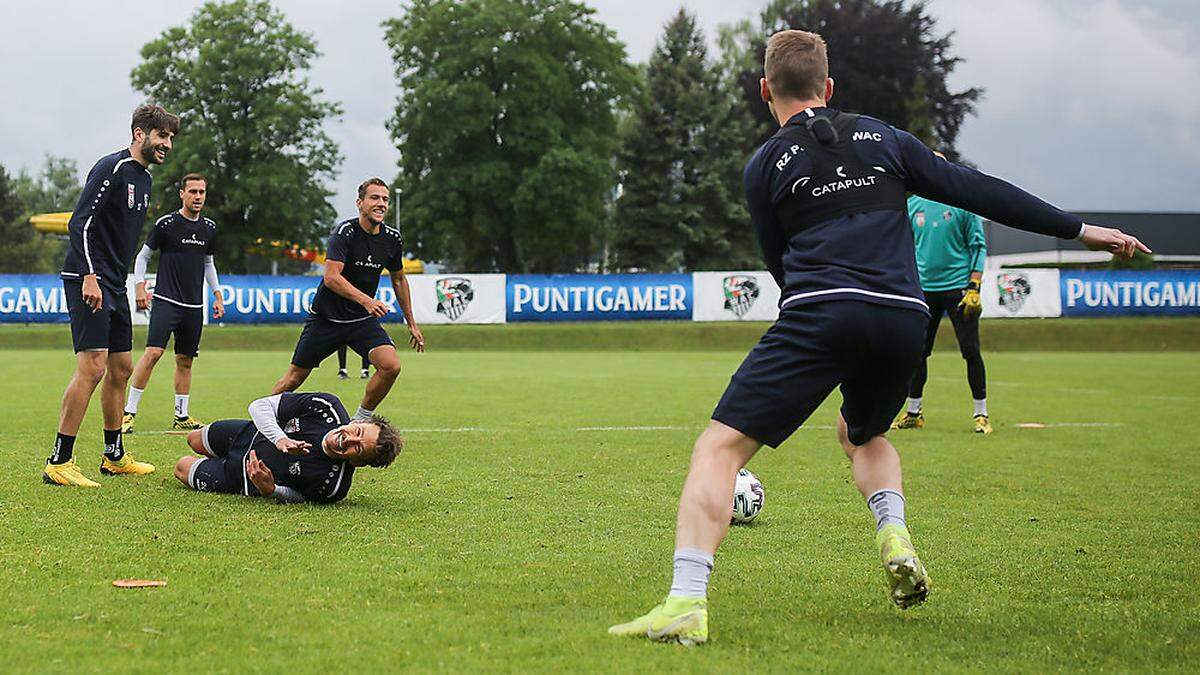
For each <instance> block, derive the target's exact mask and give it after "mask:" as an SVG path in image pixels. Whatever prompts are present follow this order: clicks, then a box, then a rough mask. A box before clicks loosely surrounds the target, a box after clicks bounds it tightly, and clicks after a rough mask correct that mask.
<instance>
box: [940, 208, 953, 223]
mask: <svg viewBox="0 0 1200 675" xmlns="http://www.w3.org/2000/svg"><path fill="white" fill-rule="evenodd" d="M942 220H947V221H949V220H954V212H953V211H951V210H950V209H946V210H945V211H942Z"/></svg>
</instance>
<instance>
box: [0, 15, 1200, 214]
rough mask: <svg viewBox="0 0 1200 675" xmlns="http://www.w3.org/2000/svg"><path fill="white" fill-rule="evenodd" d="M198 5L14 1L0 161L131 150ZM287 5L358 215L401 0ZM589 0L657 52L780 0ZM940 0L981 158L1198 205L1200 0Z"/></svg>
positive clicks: (1053, 182) (1042, 190)
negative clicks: (148, 59) (671, 39)
mask: <svg viewBox="0 0 1200 675" xmlns="http://www.w3.org/2000/svg"><path fill="white" fill-rule="evenodd" d="M200 4H201V3H200V2H196V1H194V0H158V1H157V2H154V3H144V2H136V3H135V2H115V3H105V2H95V0H61V1H60V2H57V3H54V4H53V5H52V7H51V6H49V5H40V4H39V3H20V4H16V3H15V2H12V1H11V0H2V6H0V64H3V66H2V67H0V92H2V96H3V100H4V104H3V105H0V141H2V143H0V164H3V165H4V166H5V167H6V168H7V169H8V170H9V171H10V172H11V173H15V171H16V170H18V169H20V168H22V167H26V168H36V167H37V166H38V165H40V163H41V161H42V157H43V156H44V155H46V154H47V153H51V154H54V155H60V156H66V157H69V158H72V159H74V160H75V161H76V162H78V164H79V170H80V172H81V173H83V172H86V171H87V169H88V168H89V167H90V166H91V165H92V163H93V162H94V161H95V160H96V159H97V158H98V157H99V156H101V155H103V154H106V153H108V152H111V151H113V150H115V149H117V148H119V147H121V146H122V145H123V144H124V142H125V139H126V137H127V136H126V134H127V133H128V125H129V113H130V111H131V110H132V109H133V107H134V106H135V105H136V104H137V103H139V102H140V97H139V96H138V94H137V93H136V92H134V91H133V89H132V87H131V86H130V84H129V73H130V70H131V69H132V68H133V67H134V66H135V65H136V63H137V61H138V50H139V49H140V48H141V46H142V44H144V43H145V42H146V41H148V40H149V39H151V38H152V37H154V36H156V35H158V34H159V33H160V32H161V31H162V30H163V29H165V28H167V27H169V26H175V25H180V24H182V23H183V22H184V21H185V20H186V19H187V17H188V16H189V15H190V14H191V13H192V12H193V10H194V9H195V8H196V7H197V6H198V5H200ZM274 4H275V5H276V6H277V7H279V8H280V9H282V10H283V11H284V13H285V14H286V15H287V17H288V18H289V20H290V21H291V22H292V23H293V24H294V25H295V26H297V27H298V28H300V29H301V30H304V31H307V32H309V33H311V34H312V35H313V36H314V37H315V38H316V40H317V43H318V46H319V48H320V50H321V51H322V52H323V56H322V58H321V59H319V60H318V61H317V62H316V65H315V68H314V72H313V73H312V80H313V82H314V83H315V84H316V85H317V86H320V87H322V88H323V89H324V90H325V92H326V96H328V97H329V98H331V99H333V100H336V101H339V102H341V103H342V105H343V107H344V109H345V115H344V117H343V118H342V119H341V120H340V121H339V122H337V123H334V124H332V125H331V126H330V128H329V132H330V134H331V135H332V137H333V138H334V140H335V141H336V142H337V143H338V144H339V145H340V146H341V149H342V153H343V154H344V155H345V162H344V164H343V165H342V169H341V173H340V175H339V177H338V180H337V183H336V186H335V188H336V190H337V197H336V202H335V206H336V207H337V209H338V212H339V213H352V212H353V209H354V205H353V191H354V186H355V185H357V183H358V182H359V181H360V180H361V179H362V178H363V177H366V176H369V175H374V174H378V175H380V176H383V177H384V178H385V179H390V178H391V177H392V176H394V175H395V172H396V159H397V152H396V150H395V148H394V147H393V146H392V145H391V141H390V138H389V137H388V134H387V131H386V130H385V129H384V121H385V120H386V119H387V117H388V116H389V115H390V114H391V111H392V108H393V106H394V102H395V97H396V89H395V84H394V83H395V78H394V76H393V73H392V65H391V60H390V57H389V54H388V52H387V49H386V48H385V47H384V44H383V31H382V29H381V28H380V27H379V22H380V21H381V20H383V19H385V18H387V17H389V16H393V15H395V14H397V13H399V12H400V11H402V10H401V9H400V8H401V3H399V2H386V1H379V0H355V1H353V2H340V3H338V2H325V1H320V0H275V1H274ZM589 4H591V5H592V6H594V7H596V8H597V10H598V16H599V18H600V20H601V21H604V22H605V23H607V24H608V25H610V26H611V27H613V28H614V29H615V30H616V32H617V35H618V36H619V37H620V39H621V40H623V41H624V42H625V44H626V45H627V47H628V52H629V54H630V58H631V59H632V60H634V61H644V60H646V59H647V58H648V56H649V55H650V53H651V51H652V50H653V48H654V43H655V41H656V40H657V39H658V36H659V34H660V33H661V30H662V26H663V24H664V23H665V22H666V21H667V20H668V19H669V18H670V16H671V15H672V14H673V13H674V11H675V10H676V9H677V8H678V7H679V6H680V4H682V5H685V6H687V7H688V8H689V9H691V10H692V11H693V12H694V13H696V14H697V15H698V16H699V18H700V21H701V23H702V25H703V26H704V28H705V30H706V31H707V32H708V34H709V37H710V41H711V39H712V38H713V36H714V34H715V30H716V27H717V26H718V25H720V24H723V23H728V22H731V21H735V20H739V19H742V18H746V17H750V16H756V15H757V13H758V11H759V10H760V9H761V8H762V7H763V6H764V5H765V4H766V0H685V1H684V2H682V3H680V2H675V1H669V0H591V2H590V3H589ZM120 7H126V8H127V9H125V10H124V11H122V10H120V9H119V8H120ZM929 12H930V14H932V15H933V16H934V17H936V19H937V22H938V28H939V30H941V31H950V30H953V31H955V32H956V37H955V40H954V52H955V53H956V54H957V55H958V56H960V57H962V58H963V59H964V63H962V64H961V65H960V66H959V67H958V69H957V70H956V71H955V75H954V79H953V81H952V82H953V84H954V85H955V86H956V87H960V88H965V87H970V86H979V87H983V88H984V89H986V94H985V96H984V98H983V100H982V101H981V102H980V104H979V111H978V115H976V116H975V117H971V118H968V120H967V122H966V124H965V125H964V127H963V131H962V135H961V138H960V143H959V149H960V150H961V151H962V152H963V153H964V154H965V155H966V157H968V158H969V159H970V160H971V161H973V162H975V163H976V164H977V165H978V166H979V167H980V168H981V169H983V170H984V171H987V172H989V173H993V174H996V175H998V176H1002V177H1005V178H1007V179H1009V180H1011V181H1013V182H1015V183H1017V184H1019V185H1022V186H1024V187H1026V188H1028V189H1030V190H1032V191H1034V192H1036V193H1038V194H1040V195H1042V196H1043V197H1045V198H1047V199H1049V200H1050V201H1052V202H1055V203H1056V204H1059V205H1060V206H1062V207H1064V208H1067V209H1072V210H1146V211H1170V210H1187V211H1200V1H1198V0H932V2H930V4H929ZM833 77H834V78H835V79H836V78H837V73H833ZM836 102H837V100H836V97H835V99H834V102H833V103H834V104H835V105H836ZM168 161H169V160H168Z"/></svg>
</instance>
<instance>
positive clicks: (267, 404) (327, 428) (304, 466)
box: [175, 392, 404, 504]
mask: <svg viewBox="0 0 1200 675" xmlns="http://www.w3.org/2000/svg"><path fill="white" fill-rule="evenodd" d="M249 410H250V419H248V420H221V421H219V422H213V423H212V424H207V425H205V426H203V427H201V428H200V429H196V430H195V431H193V432H191V433H190V434H188V437H187V442H188V445H189V446H190V447H191V448H192V450H195V451H196V452H197V453H199V454H201V455H204V456H203V457H194V456H191V455H189V456H186V457H180V458H179V461H178V462H176V463H175V477H176V478H178V479H179V481H180V482H181V483H183V484H184V485H186V486H188V487H190V488H192V489H194V490H199V491H201V492H224V493H226V494H235V495H246V496H248V497H254V496H258V497H274V498H275V499H276V500H278V501H280V502H305V501H307V502H318V503H326V504H330V503H333V502H337V501H341V500H342V499H345V497H346V495H347V494H349V492H350V481H351V480H352V479H353V476H354V469H355V468H356V467H360V466H377V467H386V466H388V465H389V464H391V463H392V461H393V460H395V459H396V455H398V454H399V453H400V450H401V448H403V447H404V439H402V438H401V437H400V435H399V434H398V433H397V432H396V429H395V428H394V427H393V426H392V425H391V424H389V423H388V421H387V420H386V419H384V418H382V417H379V416H374V415H373V416H371V417H370V418H368V419H364V420H354V421H351V419H350V415H349V413H347V412H346V408H345V407H344V406H343V405H342V402H341V401H339V400H338V397H336V396H334V395H333V394H296V393H290V392H289V393H284V394H277V395H275V396H266V397H263V398H260V399H258V400H256V401H254V402H253V403H251V404H250V408H249Z"/></svg>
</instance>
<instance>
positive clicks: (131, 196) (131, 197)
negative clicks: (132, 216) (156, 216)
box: [125, 183, 136, 209]
mask: <svg viewBox="0 0 1200 675" xmlns="http://www.w3.org/2000/svg"><path fill="white" fill-rule="evenodd" d="M125 187H126V188H128V190H127V191H128V193H129V208H131V209H132V208H133V203H134V202H135V201H136V195H135V194H134V189H133V183H126V184H125Z"/></svg>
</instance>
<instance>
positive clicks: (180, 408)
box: [175, 394, 188, 417]
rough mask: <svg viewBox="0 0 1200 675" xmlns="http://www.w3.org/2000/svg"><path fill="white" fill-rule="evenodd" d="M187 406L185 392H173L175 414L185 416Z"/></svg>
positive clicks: (186, 414)
mask: <svg viewBox="0 0 1200 675" xmlns="http://www.w3.org/2000/svg"><path fill="white" fill-rule="evenodd" d="M187 408H188V395H187V394H175V416H176V417H187V416H188V411H187Z"/></svg>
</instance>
